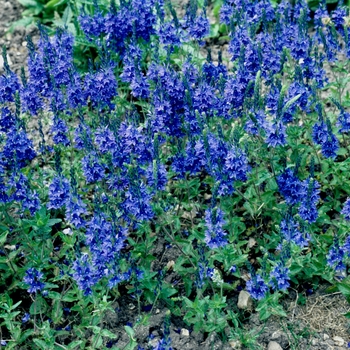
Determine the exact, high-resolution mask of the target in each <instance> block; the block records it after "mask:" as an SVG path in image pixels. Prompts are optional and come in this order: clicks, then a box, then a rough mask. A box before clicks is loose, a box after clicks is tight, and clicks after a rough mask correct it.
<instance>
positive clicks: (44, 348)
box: [33, 339, 48, 350]
mask: <svg viewBox="0 0 350 350" xmlns="http://www.w3.org/2000/svg"><path fill="white" fill-rule="evenodd" d="M33 341H34V343H35V344H36V345H37V346H39V348H40V349H42V350H47V349H48V346H47V344H46V342H44V341H43V340H41V339H33Z"/></svg>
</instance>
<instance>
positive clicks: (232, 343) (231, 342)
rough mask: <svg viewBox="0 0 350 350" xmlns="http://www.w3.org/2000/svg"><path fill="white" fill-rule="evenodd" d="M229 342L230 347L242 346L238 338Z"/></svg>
mask: <svg viewBox="0 0 350 350" xmlns="http://www.w3.org/2000/svg"><path fill="white" fill-rule="evenodd" d="M229 344H230V346H231V348H232V349H236V350H240V349H241V348H242V346H241V342H240V341H239V340H231V341H230V343H229Z"/></svg>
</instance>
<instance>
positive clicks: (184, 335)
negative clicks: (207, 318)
mask: <svg viewBox="0 0 350 350" xmlns="http://www.w3.org/2000/svg"><path fill="white" fill-rule="evenodd" d="M181 335H182V336H183V337H189V336H190V332H189V330H188V329H186V328H181Z"/></svg>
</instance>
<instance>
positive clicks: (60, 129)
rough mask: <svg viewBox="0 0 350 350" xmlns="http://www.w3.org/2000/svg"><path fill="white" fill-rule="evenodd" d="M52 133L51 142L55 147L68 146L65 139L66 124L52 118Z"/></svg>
mask: <svg viewBox="0 0 350 350" xmlns="http://www.w3.org/2000/svg"><path fill="white" fill-rule="evenodd" d="M51 132H52V133H53V142H54V143H55V144H56V145H59V144H61V145H63V146H69V144H70V142H69V139H68V137H67V133H68V127H67V125H66V123H65V122H64V121H63V120H62V119H60V118H54V124H53V125H52V127H51Z"/></svg>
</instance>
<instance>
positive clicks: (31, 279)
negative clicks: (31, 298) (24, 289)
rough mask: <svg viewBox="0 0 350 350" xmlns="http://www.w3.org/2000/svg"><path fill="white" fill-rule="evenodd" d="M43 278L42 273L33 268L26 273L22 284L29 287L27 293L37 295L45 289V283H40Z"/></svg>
mask: <svg viewBox="0 0 350 350" xmlns="http://www.w3.org/2000/svg"><path fill="white" fill-rule="evenodd" d="M43 277H44V275H43V273H42V272H40V271H38V270H36V269H34V268H33V267H31V268H30V269H28V270H27V271H26V274H25V276H24V278H23V282H24V283H26V284H27V285H28V286H29V288H28V293H31V294H32V293H37V292H40V291H42V290H43V289H44V288H45V283H43V282H42V278H43Z"/></svg>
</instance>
